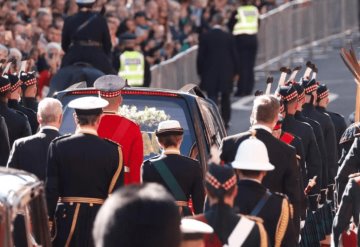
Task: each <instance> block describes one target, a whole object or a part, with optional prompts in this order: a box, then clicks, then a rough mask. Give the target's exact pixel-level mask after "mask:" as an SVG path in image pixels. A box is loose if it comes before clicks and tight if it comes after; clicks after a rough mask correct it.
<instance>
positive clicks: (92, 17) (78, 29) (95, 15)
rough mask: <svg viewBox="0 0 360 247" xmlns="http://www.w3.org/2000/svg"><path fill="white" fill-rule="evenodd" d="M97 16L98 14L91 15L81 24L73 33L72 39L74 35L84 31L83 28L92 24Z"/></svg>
mask: <svg viewBox="0 0 360 247" xmlns="http://www.w3.org/2000/svg"><path fill="white" fill-rule="evenodd" d="M97 16H98V14H93V15H92V16H91V17H90V18H89V19H87V20H86V21H85V22H84V23H83V24H81V25H80V26H79V27H78V28H77V29H76V30H75V32H74V34H73V35H72V39H73V38H74V36H75V35H76V34H78V33H79V32H80V31H81V30H82V29H84V27H86V26H87V25H89V23H90V22H92V21H93V20H94V19H95V18H96V17H97Z"/></svg>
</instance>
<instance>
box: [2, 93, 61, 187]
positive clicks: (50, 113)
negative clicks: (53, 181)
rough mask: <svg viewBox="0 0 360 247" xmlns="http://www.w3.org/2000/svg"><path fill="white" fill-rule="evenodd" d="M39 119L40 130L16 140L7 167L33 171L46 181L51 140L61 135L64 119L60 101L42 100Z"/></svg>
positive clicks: (38, 113) (38, 114)
mask: <svg viewBox="0 0 360 247" xmlns="http://www.w3.org/2000/svg"><path fill="white" fill-rule="evenodd" d="M37 120H38V122H39V124H40V130H39V132H38V133H36V134H35V135H32V136H28V137H24V138H21V139H18V140H16V141H15V142H14V145H13V147H12V149H11V153H10V157H9V160H8V163H7V167H11V168H16V169H21V170H25V171H28V172H31V173H33V174H35V175H36V176H37V177H38V178H39V179H40V180H42V181H45V178H46V170H47V154H48V148H49V145H50V142H51V141H52V140H53V139H55V138H56V137H58V136H59V135H60V134H59V128H60V125H61V121H62V105H61V103H60V101H59V100H57V99H53V98H45V99H43V100H42V101H40V103H39V109H38V112H37ZM29 160H31V162H29Z"/></svg>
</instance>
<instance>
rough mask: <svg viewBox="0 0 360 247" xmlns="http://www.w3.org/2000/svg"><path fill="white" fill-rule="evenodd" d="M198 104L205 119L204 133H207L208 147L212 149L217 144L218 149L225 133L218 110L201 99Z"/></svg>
mask: <svg viewBox="0 0 360 247" xmlns="http://www.w3.org/2000/svg"><path fill="white" fill-rule="evenodd" d="M198 103H199V107H200V112H201V115H202V117H203V119H204V125H205V130H204V131H205V132H206V134H205V136H206V141H207V142H208V147H210V146H211V145H212V144H215V145H216V146H217V147H219V146H220V144H221V140H222V138H223V137H224V133H223V131H222V130H221V126H222V123H221V117H220V116H219V115H218V116H216V114H215V113H216V112H215V111H216V109H215V108H214V107H213V105H212V104H210V103H209V102H207V101H206V100H204V99H201V98H199V99H198Z"/></svg>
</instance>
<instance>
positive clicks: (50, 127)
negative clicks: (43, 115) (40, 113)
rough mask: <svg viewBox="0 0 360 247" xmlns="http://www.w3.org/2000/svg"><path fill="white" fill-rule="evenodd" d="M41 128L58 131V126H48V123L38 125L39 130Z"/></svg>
mask: <svg viewBox="0 0 360 247" xmlns="http://www.w3.org/2000/svg"><path fill="white" fill-rule="evenodd" d="M43 129H50V130H56V131H59V129H58V128H56V127H54V126H50V125H44V126H41V127H40V131H41V130H43Z"/></svg>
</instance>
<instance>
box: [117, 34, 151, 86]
mask: <svg viewBox="0 0 360 247" xmlns="http://www.w3.org/2000/svg"><path fill="white" fill-rule="evenodd" d="M120 41H121V42H122V44H123V52H122V53H121V55H120V58H119V61H120V65H119V73H118V75H119V76H121V77H123V78H125V79H126V81H127V84H128V85H129V86H131V87H148V86H149V85H150V82H151V74H150V66H149V64H148V62H147V61H146V57H145V56H144V55H143V54H142V53H141V52H140V51H138V50H136V49H135V47H136V36H135V35H134V34H131V33H124V34H123V35H121V37H120Z"/></svg>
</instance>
